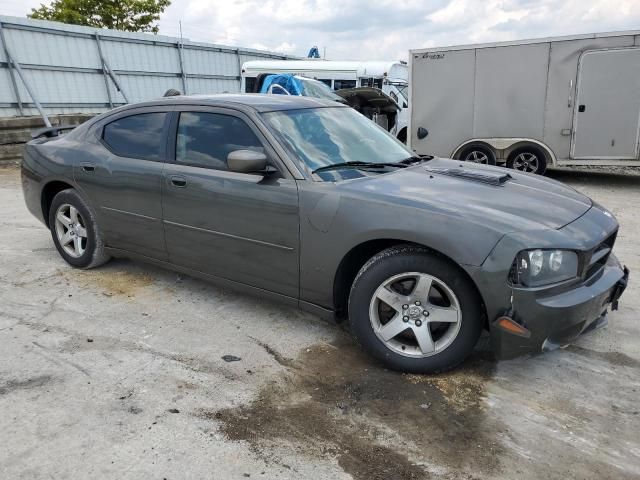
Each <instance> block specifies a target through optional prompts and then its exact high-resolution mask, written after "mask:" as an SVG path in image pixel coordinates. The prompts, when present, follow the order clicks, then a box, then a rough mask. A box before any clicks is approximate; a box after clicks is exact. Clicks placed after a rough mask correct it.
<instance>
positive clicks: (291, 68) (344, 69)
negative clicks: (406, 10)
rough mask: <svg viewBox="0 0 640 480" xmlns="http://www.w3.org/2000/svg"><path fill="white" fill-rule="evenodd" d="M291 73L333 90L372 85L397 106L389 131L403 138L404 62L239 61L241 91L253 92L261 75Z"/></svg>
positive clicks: (406, 74) (406, 70) (405, 121)
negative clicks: (240, 64)
mask: <svg viewBox="0 0 640 480" xmlns="http://www.w3.org/2000/svg"><path fill="white" fill-rule="evenodd" d="M277 73H292V74H295V75H300V76H303V77H308V78H313V79H315V80H319V81H321V82H322V83H324V84H326V85H327V86H329V87H331V88H332V89H333V90H342V89H352V88H356V87H375V88H378V89H380V90H382V91H383V92H384V93H386V94H387V95H389V96H390V97H391V98H392V99H393V100H394V101H395V102H396V103H397V104H398V106H399V107H400V110H399V111H398V115H397V121H396V123H395V125H394V126H393V128H392V129H391V133H393V134H394V135H396V136H397V137H398V139H400V140H401V141H403V142H406V139H407V124H408V119H409V116H408V105H409V101H408V98H407V94H408V77H409V68H408V66H407V64H406V62H401V61H389V62H376V61H371V62H368V61H367V62H358V61H338V60H322V59H309V60H252V61H249V62H245V63H244V64H243V65H242V71H241V77H242V78H241V86H240V91H242V92H244V93H252V92H256V91H257V90H256V85H257V79H258V77H259V76H260V75H268V74H277Z"/></svg>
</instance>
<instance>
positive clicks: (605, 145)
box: [572, 48, 640, 159]
mask: <svg viewBox="0 0 640 480" xmlns="http://www.w3.org/2000/svg"><path fill="white" fill-rule="evenodd" d="M639 72H640V48H622V49H614V50H594V51H591V52H586V53H584V54H583V55H582V58H581V60H580V66H579V71H578V93H577V97H576V106H575V108H576V110H575V117H574V136H573V145H572V157H573V158H575V159H590V158H593V159H636V158H637V157H638V121H639V119H640V74H639Z"/></svg>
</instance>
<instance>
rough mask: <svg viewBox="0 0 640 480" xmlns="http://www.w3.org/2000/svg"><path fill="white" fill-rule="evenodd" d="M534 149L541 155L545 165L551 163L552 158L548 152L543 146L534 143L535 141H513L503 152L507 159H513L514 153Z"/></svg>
mask: <svg viewBox="0 0 640 480" xmlns="http://www.w3.org/2000/svg"><path fill="white" fill-rule="evenodd" d="M527 150H529V151H535V152H538V153H539V154H540V155H542V156H543V157H544V159H545V161H546V162H547V165H551V164H552V163H553V161H552V159H551V158H550V156H549V152H547V151H546V149H545V148H542V147H541V146H540V145H536V144H535V143H528V142H519V143H514V144H513V145H511V146H510V147H509V149H508V150H507V151H506V152H505V153H506V158H507V161H509V160H511V159H513V157H514V156H515V155H516V154H519V153H520V152H523V151H527Z"/></svg>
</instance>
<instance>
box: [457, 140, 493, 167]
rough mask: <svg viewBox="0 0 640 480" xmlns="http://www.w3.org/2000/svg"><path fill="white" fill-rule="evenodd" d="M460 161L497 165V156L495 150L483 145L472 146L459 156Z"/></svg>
mask: <svg viewBox="0 0 640 480" xmlns="http://www.w3.org/2000/svg"><path fill="white" fill-rule="evenodd" d="M458 159H459V160H463V161H465V162H472V163H480V164H483V165H495V164H496V156H495V154H494V153H493V150H491V149H490V148H489V147H487V146H486V145H483V144H472V145H469V146H467V147H465V148H464V149H463V150H462V151H461V152H460V154H459V155H458Z"/></svg>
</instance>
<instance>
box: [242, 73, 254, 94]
mask: <svg viewBox="0 0 640 480" xmlns="http://www.w3.org/2000/svg"><path fill="white" fill-rule="evenodd" d="M255 88H256V78H255V77H246V78H245V79H244V91H245V93H253V92H255V91H256V90H255Z"/></svg>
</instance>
